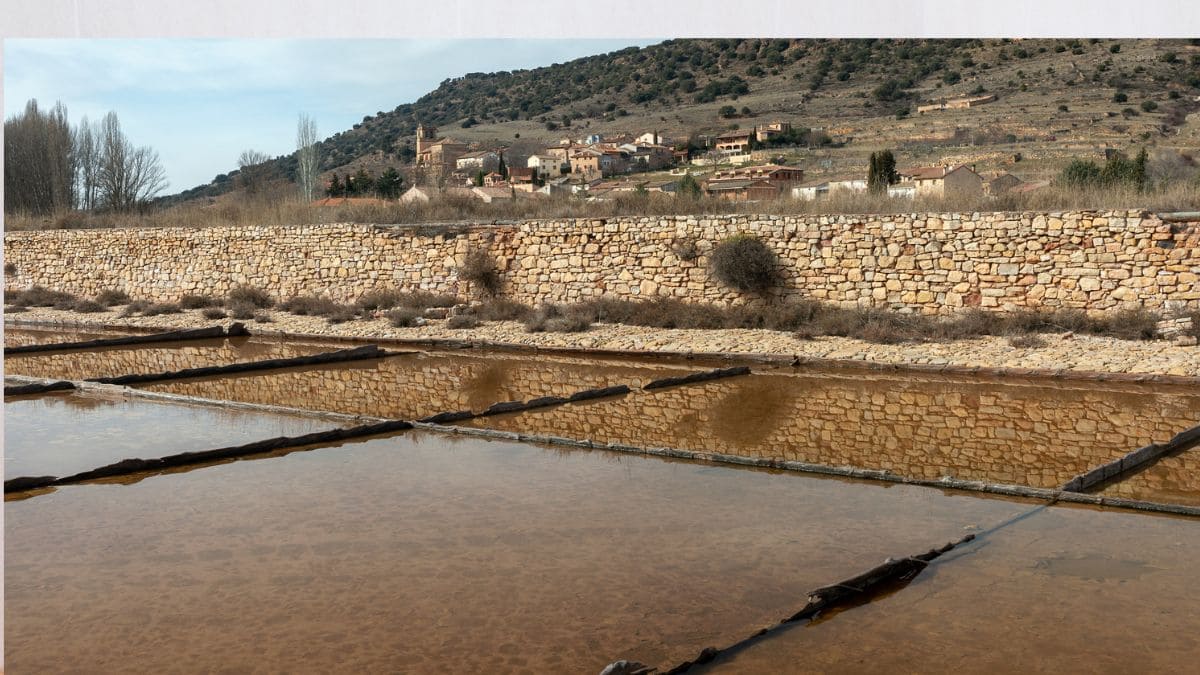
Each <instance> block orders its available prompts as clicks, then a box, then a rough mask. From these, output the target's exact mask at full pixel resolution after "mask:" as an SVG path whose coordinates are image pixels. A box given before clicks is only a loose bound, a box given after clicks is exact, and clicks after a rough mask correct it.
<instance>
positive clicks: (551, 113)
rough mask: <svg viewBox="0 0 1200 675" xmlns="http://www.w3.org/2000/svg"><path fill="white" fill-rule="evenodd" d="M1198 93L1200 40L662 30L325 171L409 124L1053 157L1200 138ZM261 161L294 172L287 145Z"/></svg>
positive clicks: (369, 127) (456, 86)
mask: <svg viewBox="0 0 1200 675" xmlns="http://www.w3.org/2000/svg"><path fill="white" fill-rule="evenodd" d="M984 94H992V95H995V96H996V97H997V100H996V101H995V102H993V103H990V104H988V105H984V106H981V107H979V108H973V109H971V110H970V111H945V112H937V113H925V114H918V112H917V106H918V105H920V104H924V103H928V102H931V101H939V100H945V99H949V98H956V97H965V96H972V95H984ZM1198 96H1200V40H1134V39H1116V40H1108V39H1105V40H1099V39H1064V40H1007V39H971V40H916V39H911V40H893V39H886V40H885V39H878V40H871V39H844V40H843V39H684V40H669V41H666V42H663V43H660V44H656V45H652V46H649V47H645V48H637V47H630V48H628V49H622V50H619V51H616V52H611V53H608V54H600V55H596V56H589V57H585V58H580V59H575V60H573V61H569V62H566V63H561V64H554V65H548V66H545V67H542V68H535V69H532V70H520V71H511V72H496V73H467V74H464V75H463V76H461V77H456V78H452V79H448V80H446V81H444V82H442V83H441V85H440V86H439V87H438V88H437V89H435V90H433V91H431V92H429V93H428V94H426V95H425V96H422V97H421V98H420V99H418V100H417V101H414V102H411V103H400V104H399V105H397V106H396V108H394V109H393V110H391V111H377V112H376V113H374V114H367V115H366V116H364V117H363V119H362V121H361V122H360V123H358V124H355V125H354V126H353V128H351V129H347V130H344V131H341V132H339V133H337V134H334V135H333V136H330V137H329V138H327V139H325V140H323V141H322V142H321V143H320V158H321V166H320V168H321V170H323V171H327V172H328V171H332V170H336V169H342V168H344V167H350V166H355V163H356V162H358V163H360V164H361V162H363V161H366V160H368V159H371V160H373V161H374V162H375V163H376V164H388V163H394V164H403V163H406V162H408V161H411V159H412V157H413V153H414V143H415V138H414V135H415V131H416V126H417V124H418V123H422V124H426V125H436V126H438V127H439V134H440V135H446V136H451V137H454V138H456V139H459V140H462V141H467V142H478V143H482V144H485V145H487V144H504V145H512V144H514V143H518V144H521V145H530V146H531V147H533V146H536V145H537V144H545V143H554V142H557V140H558V139H560V138H562V137H564V136H571V137H578V136H581V135H583V134H585V133H594V132H600V133H605V132H607V133H620V132H632V133H641V132H643V131H647V130H657V131H659V132H660V133H662V134H664V135H667V136H671V137H680V138H686V137H689V136H695V135H699V134H711V133H719V132H721V131H724V130H728V129H731V128H735V127H737V126H740V127H741V128H747V127H749V126H752V125H754V124H759V123H764V122H767V121H770V120H772V119H786V120H789V121H792V122H793V123H794V124H797V125H800V126H804V127H808V128H812V129H821V130H823V131H824V132H825V133H826V134H828V135H829V136H831V137H832V138H833V139H835V140H836V141H837V143H836V144H835V145H837V146H838V147H837V148H835V149H831V150H830V151H829V153H828V154H827V155H824V156H823V159H826V160H829V161H828V162H827V165H829V166H832V167H836V166H838V165H839V164H841V163H845V164H846V165H847V166H849V165H852V164H853V165H857V164H864V165H865V157H866V154H868V153H869V152H870V151H871V150H873V149H877V148H881V147H898V148H902V149H907V150H910V151H911V153H910V154H912V155H913V157H914V158H918V159H919V158H921V157H923V156H925V155H928V156H929V157H930V158H936V157H938V156H939V155H944V154H945V150H944V149H945V148H957V149H958V154H960V155H964V154H965V155H971V153H975V154H977V155H978V154H980V153H981V152H982V155H986V154H987V151H995V153H998V154H997V156H1001V155H1003V156H1009V157H1011V156H1012V155H1014V153H1023V154H1024V155H1025V156H1026V159H1037V158H1039V157H1042V156H1046V157H1051V158H1053V159H1055V160H1056V161H1059V160H1061V161H1059V164H1061V163H1065V161H1067V160H1066V158H1065V157H1066V154H1067V153H1069V152H1070V151H1073V150H1075V151H1092V150H1094V149H1095V148H1096V147H1098V146H1104V147H1116V148H1118V149H1122V150H1130V149H1132V148H1134V147H1139V146H1145V145H1152V146H1161V147H1169V148H1177V149H1180V150H1183V151H1189V150H1190V149H1195V148H1198V147H1200V123H1198V122H1197V120H1196V116H1194V115H1193V116H1192V117H1191V118H1190V119H1189V115H1192V113H1194V112H1196V111H1197V110H1200V102H1198V101H1197V97H1198ZM963 148H967V149H969V150H968V151H963V150H962V149H963ZM965 159H971V157H970V156H968V157H965ZM981 159H982V160H983V161H984V162H985V163H986V161H987V158H986V157H982V156H981ZM1027 166H1028V165H1027ZM1035 166H1036V165H1035ZM1057 166H1058V165H1055V167H1053V168H1057ZM270 168H272V169H274V170H275V171H276V172H277V173H278V174H279V175H282V176H285V177H289V178H291V177H294V175H295V171H296V159H295V155H289V156H285V157H279V158H276V159H274V160H272V163H271V167H270ZM1049 170H1050V168H1047V171H1049ZM235 175H236V171H233V172H230V173H229V174H222V175H220V176H218V177H217V178H216V179H215V180H214V181H213V183H211V184H209V185H204V186H199V187H196V188H193V189H191V190H187V191H185V192H183V193H180V194H178V195H174V196H172V197H169V198H167V200H168V201H170V202H178V201H182V200H187V199H191V198H195V197H204V196H215V195H219V194H222V193H224V192H227V191H229V190H232V189H234V188H235V187H236V185H237V181H236V180H234V177H235Z"/></svg>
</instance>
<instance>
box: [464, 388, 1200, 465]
mask: <svg viewBox="0 0 1200 675" xmlns="http://www.w3.org/2000/svg"><path fill="white" fill-rule="evenodd" d="M867 377H869V376H867ZM1102 387H1103V385H1101V386H1097V385H1087V386H1080V387H1068V386H1005V385H1000V384H996V383H991V382H985V381H970V380H960V381H954V380H914V379H877V378H872V379H850V378H844V377H838V378H831V377H805V376H788V375H770V374H767V375H753V376H750V377H748V378H737V379H733V380H726V381H722V382H715V383H710V384H705V385H700V386H689V387H678V388H673V389H667V390H664V391H661V392H659V393H654V394H633V395H630V396H627V397H625V398H623V399H620V400H611V401H602V402H597V403H594V404H581V405H568V406H560V407H558V408H554V409H550V410H543V411H532V412H528V413H521V414H513V415H504V416H500V417H495V418H490V419H483V420H476V421H473V422H472V423H471V424H472V425H473V426H486V427H492V428H501V429H505V430H510V431H522V432H528V433H535V434H549V435H556V436H564V437H569V438H586V439H592V440H594V441H601V442H615V443H624V444H629V445H634V446H641V447H675V448H683V449H688V450H696V451H702V452H715V453H723V454H731V455H742V456H755V457H773V458H780V459H786V460H797V461H804V462H812V463H817V464H826V465H832V466H854V467H860V468H869V469H884V470H888V471H892V472H894V473H897V474H901V475H905V476H912V477H917V478H926V479H936V478H940V477H942V476H945V475H950V476H954V477H957V478H962V479H971V480H987V481H993V482H1001V483H1015V484H1024V485H1034V486H1039V487H1057V486H1059V485H1061V484H1063V483H1065V482H1066V481H1067V480H1069V479H1070V478H1071V477H1073V476H1074V475H1076V474H1078V473H1081V472H1083V471H1085V470H1087V469H1089V468H1091V467H1094V466H1096V465H1099V464H1102V463H1104V462H1107V461H1109V460H1111V459H1113V458H1115V457H1119V456H1120V455H1122V454H1124V453H1125V452H1128V451H1129V450H1132V449H1135V448H1137V447H1140V446H1142V445H1145V444H1146V443H1148V442H1150V441H1151V440H1160V441H1161V440H1164V439H1166V438H1169V437H1170V436H1172V435H1173V434H1175V433H1177V432H1178V431H1180V430H1182V429H1184V428H1187V427H1189V426H1192V425H1193V424H1195V423H1196V421H1197V420H1198V419H1200V393H1187V392H1182V391H1176V392H1173V393H1171V394H1161V395H1157V394H1154V393H1153V391H1152V390H1150V389H1139V388H1136V387H1129V388H1102Z"/></svg>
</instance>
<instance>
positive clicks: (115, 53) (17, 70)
mask: <svg viewBox="0 0 1200 675" xmlns="http://www.w3.org/2000/svg"><path fill="white" fill-rule="evenodd" d="M647 44H653V41H646V40H590V39H574V40H532V39H521V40H482V39H479V40H439V41H431V40H399V39H397V40H282V39H277V40H251V39H240V40H179V39H175V40H152V39H142V40H115V39H107V40H100V39H89V40H82V39H56V40H31V39H26V40H13V39H9V40H6V41H5V42H4V115H5V117H6V118H7V117H8V116H10V115H12V114H13V113H16V112H19V111H20V110H21V109H22V108H23V107H24V106H25V102H26V101H27V100H29V99H31V98H36V99H37V100H38V103H39V105H41V106H44V107H50V106H52V105H53V104H54V102H55V101H62V102H63V104H64V105H66V106H67V111H68V113H69V115H70V117H71V121H72V123H76V122H78V121H79V119H80V117H82V116H83V115H87V116H88V118H89V119H90V120H98V119H99V118H100V117H102V116H103V115H104V114H105V113H106V112H108V111H109V110H114V111H116V113H117V115H118V116H119V117H120V119H121V125H122V128H123V129H124V131H125V133H126V135H127V136H129V138H130V140H131V141H132V142H133V143H135V144H137V145H149V146H151V147H153V148H154V149H155V150H157V151H158V153H159V156H160V158H161V159H162V163H163V166H164V167H165V168H166V171H167V177H168V179H169V180H170V182H171V184H170V186H169V187H168V188H167V190H166V192H165V193H164V194H169V193H173V192H178V191H180V190H185V189H187V188H191V187H194V186H196V185H200V184H203V183H207V182H209V181H211V180H212V179H213V177H214V176H216V175H217V174H219V173H224V172H227V171H229V170H231V169H234V168H236V167H237V157H238V155H239V154H241V152H242V151H243V150H247V149H251V148H252V149H255V150H259V151H261V152H265V153H267V154H268V155H270V156H272V157H274V156H276V155H282V154H287V153H290V152H292V151H293V150H295V145H296V117H297V115H298V114H299V113H301V112H305V113H307V114H309V115H311V116H312V117H313V118H314V119H315V120H316V122H317V128H318V132H319V136H320V137H321V138H326V137H328V136H331V135H333V134H334V133H337V132H339V131H344V130H346V129H349V128H350V127H351V126H353V125H354V124H356V123H358V122H360V121H362V118H363V117H364V116H365V115H374V114H375V113H377V112H379V111H381V110H382V111H389V110H392V109H393V108H395V107H396V106H397V105H400V104H402V103H411V102H413V101H415V100H416V99H418V98H420V97H421V96H422V95H424V94H426V93H427V92H429V91H431V90H433V89H434V88H436V87H437V85H438V83H440V82H441V81H442V80H444V79H446V78H448V77H458V76H460V75H464V74H466V73H469V72H493V71H499V70H517V69H522V68H535V67H538V66H547V65H550V64H553V63H562V62H564V61H569V60H571V59H574V58H578V57H580V56H588V55H591V54H601V53H604V52H609V51H614V50H617V49H622V48H624V47H628V46H631V45H638V46H645V45H647Z"/></svg>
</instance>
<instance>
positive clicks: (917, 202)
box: [5, 184, 1200, 230]
mask: <svg viewBox="0 0 1200 675" xmlns="http://www.w3.org/2000/svg"><path fill="white" fill-rule="evenodd" d="M328 201H330V202H336V203H334V204H333V205H330V206H315V205H309V204H302V203H298V202H283V203H275V204H269V203H263V202H256V203H241V202H237V201H228V202H226V203H224V204H222V205H221V206H219V207H210V206H196V205H191V204H182V205H179V206H174V207H170V208H165V209H160V210H152V211H149V212H146V213H120V214H117V213H81V212H74V213H70V214H63V215H60V216H53V217H45V218H36V217H29V216H9V217H8V218H7V219H6V221H5V227H6V229H8V230H42V229H62V228H67V229H77V228H97V227H120V228H138V227H215V226H254V225H303V224H310V223H347V222H354V223H377V224H402V223H417V224H420V223H437V224H446V223H493V222H503V221H513V220H520V219H555V218H579V217H596V218H603V217H611V216H621V215H635V216H637V215H644V216H653V215H704V214H726V213H744V214H764V215H771V214H777V215H783V214H800V213H829V214H839V213H846V214H853V213H922V212H929V213H971V212H977V211H1057V210H1080V209H1083V210H1088V209H1129V208H1142V209H1147V210H1150V211H1158V212H1171V211H1194V210H1198V209H1200V185H1197V184H1176V185H1173V186H1171V187H1168V188H1165V189H1161V190H1152V191H1146V192H1138V191H1136V190H1132V189H1126V188H1092V189H1079V190H1076V189H1064V188H1056V187H1049V188H1044V189H1041V190H1037V191H1033V192H1028V193H1023V194H1008V195H1004V196H1002V197H999V198H995V199H986V198H982V197H979V198H944V199H943V198H932V197H919V198H917V199H890V198H887V197H878V196H872V195H869V194H838V195H835V196H833V197H831V198H828V199H824V200H821V201H819V202H806V201H801V200H794V199H779V200H771V201H763V202H728V201H722V200H716V199H708V198H700V199H689V198H686V197H669V196H663V195H656V194H647V195H638V194H636V193H627V194H625V195H621V196H618V197H615V198H613V199H612V200H609V201H604V202H584V201H581V200H577V199H570V198H546V199H519V200H507V202H497V203H493V204H485V203H483V202H480V201H478V200H473V199H463V198H455V197H448V198H441V199H434V200H432V201H430V202H429V203H413V204H399V203H395V202H384V201H382V200H371V199H361V200H360V199H351V200H344V199H343V200H328Z"/></svg>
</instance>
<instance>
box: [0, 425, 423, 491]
mask: <svg viewBox="0 0 1200 675" xmlns="http://www.w3.org/2000/svg"><path fill="white" fill-rule="evenodd" d="M412 427H413V425H412V423H411V422H406V421H403V420H389V421H387V422H376V423H373V424H363V425H359V426H355V427H346V428H341V429H330V430H328V431H317V432H314V433H311V434H304V435H301V436H280V437H278V438H268V439H266V440H263V441H255V442H253V443H246V444H243V445H234V446H229V447H224V448H216V449H214V450H201V451H198V452H181V453H179V454H175V455H168V456H166V457H159V458H156V459H137V458H134V459H123V460H121V461H119V462H115V463H113V464H108V465H105V466H102V467H99V468H96V469H92V470H90V471H84V472H82V473H77V474H73V475H70V476H66V477H63V478H56V477H54V476H36V477H21V478H13V479H11V480H6V481H4V492H5V493H6V494H7V493H10V492H24V491H28V490H33V489H36V488H43V487H51V486H56V485H69V484H71V483H81V482H84V481H89V480H96V479H98V478H111V477H113V476H126V475H129V474H134V473H142V472H146V471H160V470H163V469H169V468H174V467H180V466H190V465H194V464H206V463H208V462H215V461H220V460H224V459H236V458H238V457H245V456H248V455H258V454H262V453H265V452H273V451H275V450H282V449H286V448H298V447H303V446H306V445H323V444H328V443H336V442H338V441H344V440H347V439H351V438H360V437H364V436H376V435H379V434H387V433H393V432H396V431H404V430H406V429H411V428H412Z"/></svg>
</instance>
